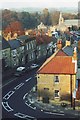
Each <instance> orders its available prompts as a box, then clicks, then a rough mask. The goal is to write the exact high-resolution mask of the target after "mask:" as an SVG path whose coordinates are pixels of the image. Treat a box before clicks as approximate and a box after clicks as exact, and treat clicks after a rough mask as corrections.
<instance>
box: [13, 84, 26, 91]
mask: <svg viewBox="0 0 80 120" xmlns="http://www.w3.org/2000/svg"><path fill="white" fill-rule="evenodd" d="M23 85H24V83H20V84H19V85H17V86H16V87H14V89H15V90H18V89H20V88H21V87H22V86H23Z"/></svg>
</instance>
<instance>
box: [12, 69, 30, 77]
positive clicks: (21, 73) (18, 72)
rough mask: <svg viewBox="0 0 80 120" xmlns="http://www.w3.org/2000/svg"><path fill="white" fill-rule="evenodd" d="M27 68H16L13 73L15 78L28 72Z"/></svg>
mask: <svg viewBox="0 0 80 120" xmlns="http://www.w3.org/2000/svg"><path fill="white" fill-rule="evenodd" d="M28 69H29V68H25V67H18V68H17V69H16V72H15V74H14V75H15V76H20V75H23V74H24V73H25V72H27V71H28Z"/></svg>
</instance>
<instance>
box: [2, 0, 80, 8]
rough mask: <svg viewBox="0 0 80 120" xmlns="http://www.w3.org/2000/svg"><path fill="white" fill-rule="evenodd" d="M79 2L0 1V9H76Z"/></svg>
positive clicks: (54, 0) (60, 0)
mask: <svg viewBox="0 0 80 120" xmlns="http://www.w3.org/2000/svg"><path fill="white" fill-rule="evenodd" d="M78 2H79V0H22V1H20V0H13V1H11V0H0V8H5V9H6V8H8V9H10V8H25V7H38V8H44V7H47V8H50V7H51V8H61V7H71V8H72V7H75V8H78Z"/></svg>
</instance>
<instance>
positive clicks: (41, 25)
mask: <svg viewBox="0 0 80 120" xmlns="http://www.w3.org/2000/svg"><path fill="white" fill-rule="evenodd" d="M37 28H38V30H47V27H46V26H45V25H44V24H43V23H42V22H41V23H40V25H38V26H37Z"/></svg>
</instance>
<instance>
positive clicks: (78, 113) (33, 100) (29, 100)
mask: <svg viewBox="0 0 80 120" xmlns="http://www.w3.org/2000/svg"><path fill="white" fill-rule="evenodd" d="M24 101H25V104H26V105H28V106H30V107H31V108H32V109H36V108H38V109H40V110H41V111H45V112H46V113H48V114H53V113H56V114H60V115H68V117H69V115H70V117H75V118H79V119H80V107H78V108H76V107H75V110H73V108H72V107H71V105H70V104H67V106H66V107H62V106H61V104H60V103H55V102H54V103H53V104H51V103H49V104H48V103H43V102H42V101H38V100H37V92H36V91H33V89H32V90H31V91H30V92H29V93H28V94H26V95H24Z"/></svg>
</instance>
